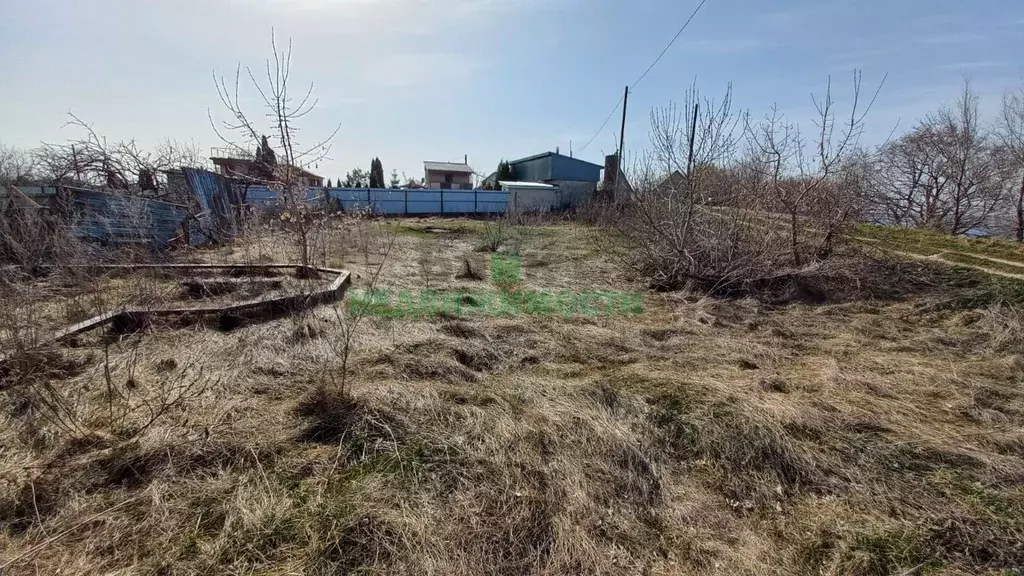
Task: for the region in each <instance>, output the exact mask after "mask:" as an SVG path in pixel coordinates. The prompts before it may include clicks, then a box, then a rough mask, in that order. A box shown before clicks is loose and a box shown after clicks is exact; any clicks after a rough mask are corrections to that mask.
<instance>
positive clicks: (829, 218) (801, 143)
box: [609, 74, 877, 292]
mask: <svg viewBox="0 0 1024 576" xmlns="http://www.w3.org/2000/svg"><path fill="white" fill-rule="evenodd" d="M853 93H854V97H853V103H852V106H851V110H850V114H849V116H848V117H847V119H846V120H845V121H843V122H839V121H838V120H837V117H836V113H837V110H836V103H835V101H834V100H833V98H832V90H831V82H830V83H829V86H828V88H827V90H826V93H825V96H824V98H823V99H822V100H821V101H818V100H815V104H816V106H817V112H818V116H817V130H816V136H815V138H814V140H813V142H812V143H811V144H810V145H809V144H808V142H807V141H806V140H805V138H804V137H803V135H802V133H801V131H800V129H799V127H798V126H797V125H796V124H794V123H792V122H789V121H788V120H786V119H785V118H784V117H783V116H782V114H781V113H780V112H779V111H778V109H777V108H773V109H772V110H771V111H770V112H769V113H768V114H767V115H766V116H765V117H764V119H763V120H762V121H760V122H758V123H754V122H751V120H750V119H749V116H748V115H746V114H744V113H737V112H734V111H733V109H732V92H731V88H729V89H727V90H726V92H725V95H724V97H723V98H722V100H721V102H719V103H716V102H715V101H713V100H710V99H702V98H701V97H700V94H699V93H698V92H697V90H696V89H691V91H690V92H689V93H688V94H687V95H686V98H685V100H684V108H683V109H682V110H679V109H677V108H675V107H673V106H669V107H668V108H665V109H661V110H656V111H654V112H653V113H652V114H651V143H652V151H651V152H650V153H649V154H647V155H645V156H644V157H642V158H641V159H640V160H639V162H637V166H636V168H634V170H633V171H632V172H633V173H632V174H631V175H630V182H631V184H632V186H633V188H634V192H633V195H632V198H630V202H629V203H628V205H627V207H626V214H625V217H620V218H617V219H615V218H614V217H613V218H609V219H610V220H614V221H615V222H616V228H617V229H618V230H619V231H620V232H622V236H623V237H624V238H626V239H627V241H628V242H629V244H630V247H631V248H632V250H631V252H633V253H634V254H635V256H636V257H635V259H634V261H633V264H634V267H635V269H636V270H637V272H638V273H639V274H640V275H641V276H643V277H646V278H648V279H649V280H650V281H651V283H652V284H653V285H655V286H658V287H660V288H668V289H673V288H679V287H682V286H685V285H688V284H695V285H698V286H699V287H701V289H704V290H711V291H726V292H728V291H731V290H733V289H735V288H737V287H738V286H741V285H749V284H750V283H758V282H763V281H767V280H772V279H775V278H783V277H788V276H792V275H794V274H799V273H800V272H801V270H803V269H804V268H806V267H808V266H813V264H814V262H816V261H818V260H821V259H824V258H827V257H828V256H829V255H830V254H831V252H832V250H833V247H834V244H835V243H836V242H837V241H838V239H839V238H840V237H841V232H842V231H843V230H845V228H846V227H847V226H849V225H850V224H851V223H852V222H853V221H854V220H855V219H856V218H857V216H858V215H859V214H860V212H861V210H862V207H863V195H864V193H865V189H866V185H865V182H864V179H865V177H866V174H867V168H866V165H867V163H868V162H867V160H866V159H864V158H862V157H860V156H858V155H857V147H856V145H857V140H858V138H859V136H860V134H861V132H862V130H863V121H864V115H865V114H866V112H867V110H869V109H870V108H871V103H873V99H872V101H871V102H869V103H868V104H867V105H866V106H864V105H863V104H862V103H861V101H860V93H861V80H860V75H859V74H855V76H854V89H853ZM876 95H877V92H876ZM741 133H742V135H743V136H745V141H746V143H747V150H746V151H745V153H744V154H743V155H742V156H740V154H739V152H740V150H739V149H740V144H741V140H742V139H744V138H742V136H741ZM809 150H813V152H809Z"/></svg>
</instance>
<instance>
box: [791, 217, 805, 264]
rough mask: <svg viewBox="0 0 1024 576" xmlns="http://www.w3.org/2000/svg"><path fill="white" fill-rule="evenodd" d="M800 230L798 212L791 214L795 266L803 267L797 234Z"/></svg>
mask: <svg viewBox="0 0 1024 576" xmlns="http://www.w3.org/2000/svg"><path fill="white" fill-rule="evenodd" d="M798 230H799V224H798V222H797V219H796V212H791V213H790V242H791V245H792V249H793V264H794V265H796V266H802V265H803V263H802V262H801V258H800V244H799V242H798V241H797V232H798Z"/></svg>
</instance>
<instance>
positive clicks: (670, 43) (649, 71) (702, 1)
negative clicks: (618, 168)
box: [579, 0, 708, 154]
mask: <svg viewBox="0 0 1024 576" xmlns="http://www.w3.org/2000/svg"><path fill="white" fill-rule="evenodd" d="M707 2H708V0H701V2H700V4H698V5H697V7H696V8H695V9H694V10H693V13H692V14H690V17H689V18H687V19H686V22H684V23H683V26H682V27H681V28H680V29H679V31H678V32H676V35H675V36H673V37H672V40H671V41H670V42H669V43H668V46H665V49H664V50H662V51H661V54H658V57H657V58H655V59H654V62H651V65H650V66H648V67H647V70H644V73H643V74H641V75H640V77H639V78H637V80H636V82H633V85H632V86H630V87H629V89H630V90H633V89H634V88H636V86H637V84H639V83H640V82H641V81H642V80H643V79H644V78H646V77H647V75H648V74H650V73H651V70H653V69H654V67H655V66H657V65H658V62H660V61H661V59H662V58H664V56H665V54H666V53H668V51H669V49H670V48H672V45H673V44H675V43H676V40H678V39H679V37H680V36H681V35H682V34H683V31H685V30H686V28H687V27H688V26H689V25H690V22H693V19H694V18H696V17H697V14H698V13H699V12H700V11H701V8H704V5H705V4H707ZM625 98H626V96H625V94H624V95H623V96H622V97H621V98H619V101H618V102H616V103H615V107H614V108H612V111H611V112H609V113H608V117H607V118H605V119H604V122H602V123H601V127H600V128H598V129H597V132H594V135H593V136H591V137H590V140H587V143H586V144H584V145H583V148H580V151H579V153H580V154H582V153H583V152H584V151H585V150H586V149H587V147H588V146H590V144H591V143H592V142H593V141H594V139H595V138H597V137H598V135H599V134H601V131H602V130H604V127H605V126H607V125H608V121H609V120H611V119H612V116H614V115H615V111H616V110H618V109H619V106H621V105H622V101H623V100H624V99H625Z"/></svg>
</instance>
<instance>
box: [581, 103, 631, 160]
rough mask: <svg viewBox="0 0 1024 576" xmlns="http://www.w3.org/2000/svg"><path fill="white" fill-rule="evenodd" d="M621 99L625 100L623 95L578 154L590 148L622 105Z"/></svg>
mask: <svg viewBox="0 0 1024 576" xmlns="http://www.w3.org/2000/svg"><path fill="white" fill-rule="evenodd" d="M623 98H625V95H623V96H622V97H620V98H619V101H618V102H616V103H615V107H614V108H612V111H611V112H609V113H608V117H607V118H605V119H604V122H602V123H601V127H600V128H598V129H597V132H594V135H593V136H591V137H590V140H587V143H586V144H584V145H583V148H580V151H579V152H578V154H582V153H583V152H584V151H585V150H586V149H587V146H590V143H591V142H593V141H594V139H595V138H597V136H598V135H599V134H600V133H601V131H602V130H604V127H605V126H607V125H608V121H609V120H611V119H612V116H614V115H615V111H616V110H618V109H619V106H621V105H622V99H623Z"/></svg>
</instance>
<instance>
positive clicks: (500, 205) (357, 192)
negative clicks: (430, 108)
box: [239, 186, 508, 214]
mask: <svg viewBox="0 0 1024 576" xmlns="http://www.w3.org/2000/svg"><path fill="white" fill-rule="evenodd" d="M239 194H240V195H241V190H239ZM324 198H326V199H329V200H330V201H331V202H334V203H340V205H341V207H342V209H343V210H344V211H346V212H359V211H363V210H367V209H369V210H371V211H372V212H373V213H374V214H473V213H482V214H493V213H499V212H504V211H505V208H506V206H507V205H508V193H507V192H501V191H495V190H395V189H390V188H310V189H309V191H308V192H307V194H306V199H307V201H308V202H314V201H318V200H321V199H324ZM245 202H246V204H248V205H249V206H251V207H253V208H255V209H257V210H259V209H269V208H273V207H281V206H282V205H283V203H284V198H283V196H282V195H281V193H280V192H278V191H274V190H268V189H267V188H265V187H256V186H250V187H248V189H247V190H246V192H245Z"/></svg>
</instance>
